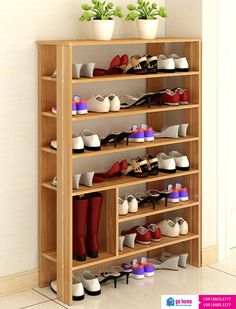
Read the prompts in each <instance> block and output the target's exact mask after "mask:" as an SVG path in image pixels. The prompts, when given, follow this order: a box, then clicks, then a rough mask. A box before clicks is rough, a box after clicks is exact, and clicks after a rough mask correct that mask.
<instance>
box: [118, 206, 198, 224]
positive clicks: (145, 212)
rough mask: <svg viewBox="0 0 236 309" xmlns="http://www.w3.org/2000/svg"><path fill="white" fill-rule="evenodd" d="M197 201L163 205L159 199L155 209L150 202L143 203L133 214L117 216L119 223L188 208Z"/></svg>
mask: <svg viewBox="0 0 236 309" xmlns="http://www.w3.org/2000/svg"><path fill="white" fill-rule="evenodd" d="M198 205H199V202H197V201H192V200H189V201H187V202H181V203H168V206H167V207H166V206H165V203H164V202H163V201H159V202H158V203H157V206H156V209H155V210H153V208H152V205H151V204H144V205H143V206H140V207H139V210H138V212H137V213H134V214H131V213H129V214H127V215H124V216H119V223H122V222H127V221H131V220H136V219H140V218H145V217H149V216H153V215H159V214H162V213H167V212H171V211H175V210H180V209H184V208H190V207H195V206H198Z"/></svg>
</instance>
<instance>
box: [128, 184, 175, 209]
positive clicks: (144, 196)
mask: <svg viewBox="0 0 236 309" xmlns="http://www.w3.org/2000/svg"><path fill="white" fill-rule="evenodd" d="M170 194H171V190H167V191H159V190H155V189H150V190H148V191H146V192H137V193H135V194H134V196H135V198H136V199H137V201H138V206H139V207H140V206H142V205H143V204H147V203H151V204H152V207H153V210H155V209H156V204H157V202H158V201H160V200H162V199H165V201H166V202H165V206H167V201H168V197H169V195H170Z"/></svg>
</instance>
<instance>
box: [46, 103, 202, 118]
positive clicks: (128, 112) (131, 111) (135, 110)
mask: <svg viewBox="0 0 236 309" xmlns="http://www.w3.org/2000/svg"><path fill="white" fill-rule="evenodd" d="M198 107H199V105H198V104H188V105H178V106H166V105H162V106H151V107H150V108H148V107H143V106H140V107H131V108H127V109H121V110H120V111H119V112H109V113H93V112H89V113H88V114H85V115H78V116H72V121H81V120H93V119H103V118H114V117H125V116H132V115H140V114H150V113H160V112H169V111H176V110H177V111H179V110H187V109H193V108H198ZM42 116H45V117H51V118H54V119H56V118H57V115H56V114H54V113H53V112H49V111H48V112H42Z"/></svg>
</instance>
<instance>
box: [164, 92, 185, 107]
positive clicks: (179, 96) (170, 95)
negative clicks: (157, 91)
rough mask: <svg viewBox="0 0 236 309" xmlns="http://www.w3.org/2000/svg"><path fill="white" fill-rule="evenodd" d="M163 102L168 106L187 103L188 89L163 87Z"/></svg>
mask: <svg viewBox="0 0 236 309" xmlns="http://www.w3.org/2000/svg"><path fill="white" fill-rule="evenodd" d="M162 92H164V94H163V104H164V105H169V106H178V105H187V104H189V97H190V94H189V91H188V90H187V89H182V88H174V89H172V90H171V89H163V90H162Z"/></svg>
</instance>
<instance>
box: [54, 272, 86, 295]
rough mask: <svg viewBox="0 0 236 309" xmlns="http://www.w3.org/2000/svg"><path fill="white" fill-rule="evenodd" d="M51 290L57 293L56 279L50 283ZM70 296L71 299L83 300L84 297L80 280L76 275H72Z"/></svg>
mask: <svg viewBox="0 0 236 309" xmlns="http://www.w3.org/2000/svg"><path fill="white" fill-rule="evenodd" d="M50 288H51V290H52V291H53V292H54V293H55V294H57V281H56V280H55V281H52V282H51V283H50ZM72 298H73V300H83V299H84V287H83V284H82V282H81V281H80V280H79V278H77V277H76V276H73V277H72Z"/></svg>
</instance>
